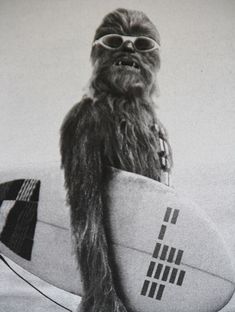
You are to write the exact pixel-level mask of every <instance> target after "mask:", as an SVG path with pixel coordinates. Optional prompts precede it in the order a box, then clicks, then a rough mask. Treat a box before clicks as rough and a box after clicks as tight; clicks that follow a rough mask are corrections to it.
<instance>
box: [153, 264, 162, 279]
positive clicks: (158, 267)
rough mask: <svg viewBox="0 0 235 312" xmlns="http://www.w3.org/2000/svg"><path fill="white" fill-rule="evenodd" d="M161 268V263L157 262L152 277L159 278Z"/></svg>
mask: <svg viewBox="0 0 235 312" xmlns="http://www.w3.org/2000/svg"><path fill="white" fill-rule="evenodd" d="M162 268H163V264H161V263H158V265H157V270H156V272H155V275H154V278H156V279H159V277H160V274H161V272H162Z"/></svg>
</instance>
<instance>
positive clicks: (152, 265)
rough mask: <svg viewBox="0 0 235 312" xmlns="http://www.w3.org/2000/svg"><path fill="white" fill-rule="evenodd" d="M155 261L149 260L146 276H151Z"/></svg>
mask: <svg viewBox="0 0 235 312" xmlns="http://www.w3.org/2000/svg"><path fill="white" fill-rule="evenodd" d="M155 264H156V263H155V262H153V261H151V262H150V265H149V268H148V272H147V276H148V277H151V276H152V274H153V270H154V268H155Z"/></svg>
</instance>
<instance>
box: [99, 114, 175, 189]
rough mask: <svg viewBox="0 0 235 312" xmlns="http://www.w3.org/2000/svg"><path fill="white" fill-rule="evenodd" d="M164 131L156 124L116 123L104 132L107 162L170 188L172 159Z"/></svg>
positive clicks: (122, 120) (139, 122) (124, 120)
mask: <svg viewBox="0 0 235 312" xmlns="http://www.w3.org/2000/svg"><path fill="white" fill-rule="evenodd" d="M163 131H164V129H163V128H161V126H159V125H158V124H157V123H153V122H149V123H147V122H142V121H139V120H137V121H135V122H133V121H131V120H129V119H124V118H122V119H121V120H116V122H113V123H112V125H110V127H109V131H106V133H105V140H104V142H105V146H104V150H105V155H106V157H107V161H108V163H109V164H110V165H112V166H115V167H118V168H119V169H123V170H127V171H131V172H135V173H139V174H142V175H145V176H148V177H150V178H153V179H155V180H158V181H160V182H163V183H165V184H167V185H168V184H169V183H168V180H169V179H168V173H169V171H170V167H171V158H170V148H169V145H168V142H167V139H166V136H165V133H164V132H163ZM166 175H167V177H166ZM166 180H167V181H166Z"/></svg>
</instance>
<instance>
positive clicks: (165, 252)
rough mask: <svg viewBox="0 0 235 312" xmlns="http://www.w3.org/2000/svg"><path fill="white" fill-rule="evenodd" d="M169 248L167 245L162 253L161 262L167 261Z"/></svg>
mask: <svg viewBox="0 0 235 312" xmlns="http://www.w3.org/2000/svg"><path fill="white" fill-rule="evenodd" d="M168 248H169V246H167V245H164V246H163V249H162V253H161V256H160V259H161V260H165V259H166V254H167V251H168Z"/></svg>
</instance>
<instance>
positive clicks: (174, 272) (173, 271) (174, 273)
mask: <svg viewBox="0 0 235 312" xmlns="http://www.w3.org/2000/svg"><path fill="white" fill-rule="evenodd" d="M177 272H178V270H177V269H176V268H173V270H172V272H171V277H170V280H169V282H170V283H171V284H174V282H175V279H176V275H177Z"/></svg>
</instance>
